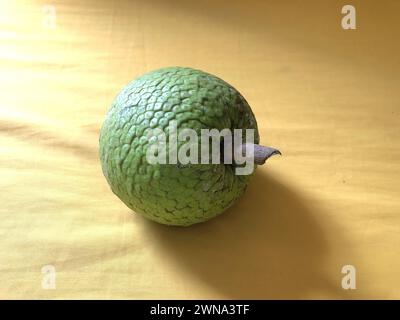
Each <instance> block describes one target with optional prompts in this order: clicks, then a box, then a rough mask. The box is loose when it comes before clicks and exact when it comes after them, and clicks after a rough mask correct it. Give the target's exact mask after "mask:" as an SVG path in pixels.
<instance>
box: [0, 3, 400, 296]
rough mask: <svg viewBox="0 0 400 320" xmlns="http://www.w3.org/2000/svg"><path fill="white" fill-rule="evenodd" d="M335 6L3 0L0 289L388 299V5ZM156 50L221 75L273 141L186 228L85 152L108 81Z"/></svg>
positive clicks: (397, 172)
mask: <svg viewBox="0 0 400 320" xmlns="http://www.w3.org/2000/svg"><path fill="white" fill-rule="evenodd" d="M345 4H347V2H343V1H329V2H327V1H269V2H266V1H251V2H249V1H225V2H222V1H211V0H205V1H184V0H179V1H161V0H158V1H139V0H137V1H77V0H76V1H71V0H66V1H53V0H48V1H47V2H45V1H1V7H0V9H1V10H0V27H1V29H0V65H1V72H0V88H1V90H0V150H1V158H0V161H1V162H0V163H1V164H0V185H1V193H0V199H1V201H0V204H1V206H0V298H3V299H12V298H136V299H142V298H145V299H147V298H163V299H165V298H171V299H175V298H188V299H192V298H205V299H213V298H337V299H342V298H349V299H354V298H397V299H398V298H400V273H399V270H400V256H399V254H400V232H399V224H400V201H399V191H400V139H399V138H400V113H399V112H400V111H399V110H400V91H399V80H400V55H399V49H400V44H399V41H398V38H399V32H400V21H399V20H398V12H399V10H400V3H399V2H398V1H379V2H377V1H365V0H363V1H352V3H351V4H352V5H354V6H355V8H356V14H357V16H356V17H357V20H356V21H357V29H356V30H343V29H342V27H341V19H342V17H343V14H342V13H341V9H342V6H343V5H345ZM171 65H181V66H190V67H194V68H199V69H202V70H204V71H208V72H210V73H213V74H216V75H218V76H220V77H221V78H223V79H225V80H226V81H228V82H230V83H231V84H232V85H234V86H235V87H236V88H237V89H238V90H239V91H241V92H242V94H243V95H244V96H245V97H246V99H247V100H248V101H249V103H250V105H251V106H252V108H253V110H254V113H255V115H256V117H257V120H258V124H259V128H260V134H261V136H262V138H261V142H262V143H264V144H269V145H273V146H276V147H279V148H280V149H281V151H282V152H283V154H284V155H283V157H281V158H274V159H271V160H270V161H269V162H268V164H267V165H265V166H263V167H262V168H259V169H258V171H257V174H256V176H255V177H254V179H253V181H252V183H251V184H250V186H249V188H248V190H247V192H246V194H245V195H244V196H243V198H242V199H241V200H240V201H239V202H238V203H237V204H236V205H234V207H233V208H231V209H229V210H228V212H226V213H225V214H223V215H222V216H220V217H218V218H217V219H215V220H213V221H210V222H208V223H204V224H202V225H197V226H194V227H190V228H186V229H183V228H168V227H164V226H161V225H156V224H154V223H152V222H149V221H146V220H145V219H143V218H142V217H140V216H138V215H135V214H133V213H132V212H131V211H130V210H129V209H128V208H126V207H125V206H124V205H123V204H122V203H121V202H120V201H119V200H118V199H117V198H116V197H115V196H114V195H113V194H112V192H111V191H110V190H109V188H108V185H107V183H106V180H105V179H104V177H103V175H102V173H101V169H100V164H99V160H98V156H97V152H98V133H99V129H100V126H101V123H102V121H103V119H104V115H105V113H106V110H107V109H108V107H109V105H110V103H111V101H112V99H113V98H114V96H115V95H116V94H117V93H118V91H119V90H120V89H121V88H122V87H123V86H124V85H125V84H126V83H127V82H129V81H130V80H131V79H132V78H134V77H137V76H138V75H140V74H142V73H145V72H147V71H150V70H153V69H156V68H159V67H164V66H171ZM345 265H352V266H354V268H355V270H356V289H354V290H351V289H350V290H344V289H343V288H342V285H341V282H342V278H343V277H344V276H345V275H344V274H342V273H341V270H342V267H343V266H345ZM44 266H52V268H54V270H55V272H56V273H55V275H56V277H55V278H54V280H55V287H56V288H55V289H51V288H49V287H46V285H44V286H43V280H44V278H45V277H46V276H48V274H46V273H45V274H43V273H42V271H43V270H42V268H43V267H44ZM45 268H46V267H45ZM44 270H47V269H44Z"/></svg>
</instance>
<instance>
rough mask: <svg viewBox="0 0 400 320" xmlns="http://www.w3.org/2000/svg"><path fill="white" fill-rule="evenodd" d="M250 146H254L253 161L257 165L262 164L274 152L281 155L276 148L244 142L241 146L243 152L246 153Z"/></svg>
mask: <svg viewBox="0 0 400 320" xmlns="http://www.w3.org/2000/svg"><path fill="white" fill-rule="evenodd" d="M250 148H254V163H255V164H258V165H261V164H264V163H265V161H266V160H267V159H268V158H270V157H272V156H274V155H276V154H279V155H282V153H281V152H280V151H279V150H278V149H275V148H272V147H265V146H261V145H259V144H252V143H245V144H243V146H242V149H243V152H244V153H245V154H247V152H246V151H247V150H251V149H250Z"/></svg>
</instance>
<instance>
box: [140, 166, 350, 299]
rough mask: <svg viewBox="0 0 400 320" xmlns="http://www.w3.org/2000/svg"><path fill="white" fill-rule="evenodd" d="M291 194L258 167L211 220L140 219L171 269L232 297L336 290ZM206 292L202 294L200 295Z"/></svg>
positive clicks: (322, 248)
mask: <svg viewBox="0 0 400 320" xmlns="http://www.w3.org/2000/svg"><path fill="white" fill-rule="evenodd" d="M316 214H318V213H316V212H311V211H310V209H308V208H307V206H306V205H305V200H303V199H302V198H301V197H300V196H299V195H297V194H296V193H295V192H294V191H293V190H291V189H290V188H289V187H288V186H285V185H283V184H281V183H280V182H279V181H277V180H276V179H275V178H273V177H272V176H271V175H268V174H265V173H264V172H262V171H261V170H258V172H257V174H256V175H255V176H254V177H253V179H252V181H251V183H250V185H249V187H248V190H247V191H246V193H245V195H244V196H243V197H242V199H240V200H239V201H238V202H237V203H236V204H235V205H234V206H233V207H232V208H230V209H229V210H228V211H227V212H225V213H223V214H222V215H221V216H219V217H218V218H216V219H213V220H211V221H208V222H206V223H203V224H198V225H194V226H191V227H188V228H179V227H166V226H162V225H157V224H155V223H152V222H145V224H146V227H147V228H148V232H151V233H152V236H153V237H155V238H156V240H158V241H159V244H160V246H162V249H163V250H164V251H166V254H167V255H168V257H170V259H171V260H174V261H175V263H176V265H177V268H184V269H185V272H191V273H193V275H194V276H196V277H199V279H200V280H201V281H204V282H205V283H206V284H207V285H209V286H212V287H213V288H215V289H216V290H217V291H219V292H220V293H221V294H222V295H223V296H224V297H226V298H232V299H269V298H275V299H280V298H289V299H295V298H308V297H310V296H311V295H312V294H313V293H315V292H322V293H325V294H329V296H337V297H338V298H339V297H340V296H341V291H342V289H341V288H340V281H339V282H338V283H337V284H331V283H329V281H328V279H327V277H326V276H325V275H324V271H323V263H324V261H325V259H326V258H327V254H328V253H329V243H328V241H327V239H325V237H324V233H323V232H322V230H321V228H320V226H319V225H318V223H317V221H316V220H315V219H314V218H313V216H315V215H316ZM204 298H207V297H204Z"/></svg>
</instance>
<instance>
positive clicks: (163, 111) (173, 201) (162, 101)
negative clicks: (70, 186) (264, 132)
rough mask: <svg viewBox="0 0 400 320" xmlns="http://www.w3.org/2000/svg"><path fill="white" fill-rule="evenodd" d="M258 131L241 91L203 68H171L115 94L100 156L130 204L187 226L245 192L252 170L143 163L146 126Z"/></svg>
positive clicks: (113, 185)
mask: <svg viewBox="0 0 400 320" xmlns="http://www.w3.org/2000/svg"><path fill="white" fill-rule="evenodd" d="M171 120H176V121H177V124H178V128H185V127H186V128H192V129H195V130H198V132H200V129H203V128H207V129H213V128H216V129H219V130H222V129H224V128H229V129H231V130H233V129H246V128H252V129H255V143H258V140H259V134H258V130H257V123H256V120H255V118H254V115H253V113H252V111H251V109H250V107H249V105H248V103H247V102H246V100H245V99H244V98H243V97H242V96H241V94H240V93H239V92H238V91H237V90H236V89H234V88H233V87H232V86H230V85H229V84H227V83H226V82H225V81H223V80H221V79H219V78H217V77H215V76H213V75H211V74H208V73H205V72H202V71H200V70H195V69H191V68H182V67H170V68H163V69H159V70H156V71H153V72H150V73H147V74H145V75H143V76H141V77H139V78H137V79H136V80H134V81H132V82H130V83H129V84H128V85H127V86H126V87H125V88H124V89H123V90H122V91H121V92H120V93H119V94H118V96H117V97H116V98H115V100H114V102H113V103H112V106H111V109H110V110H109V112H108V114H107V116H106V119H105V121H104V124H103V126H102V128H101V132H100V160H101V164H102V169H103V173H104V175H105V177H106V179H107V181H108V183H109V185H110V187H111V189H112V191H113V192H114V193H115V194H116V195H117V196H118V197H119V198H120V199H121V200H122V201H123V202H124V203H125V204H126V205H127V206H128V207H129V208H131V209H132V210H134V211H135V212H137V213H140V214H142V215H144V216H145V217H147V218H149V219H151V220H154V221H156V222H159V223H162V224H167V225H177V226H188V225H191V224H194V223H199V222H203V221H206V220H208V219H210V218H213V217H215V216H216V215H218V214H220V213H221V212H223V211H224V210H225V209H227V208H228V207H229V206H230V205H231V204H233V202H234V201H235V200H236V199H237V198H239V197H240V195H241V194H242V193H243V192H244V190H245V188H246V185H247V183H248V180H249V178H250V176H239V175H235V173H234V166H233V165H225V164H189V165H184V166H183V165H180V164H178V165H176V164H156V165H152V164H149V163H147V161H146V151H147V148H148V140H147V139H146V138H145V136H146V133H147V130H149V128H160V129H165V128H166V127H167V126H168V123H169V121H171Z"/></svg>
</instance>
